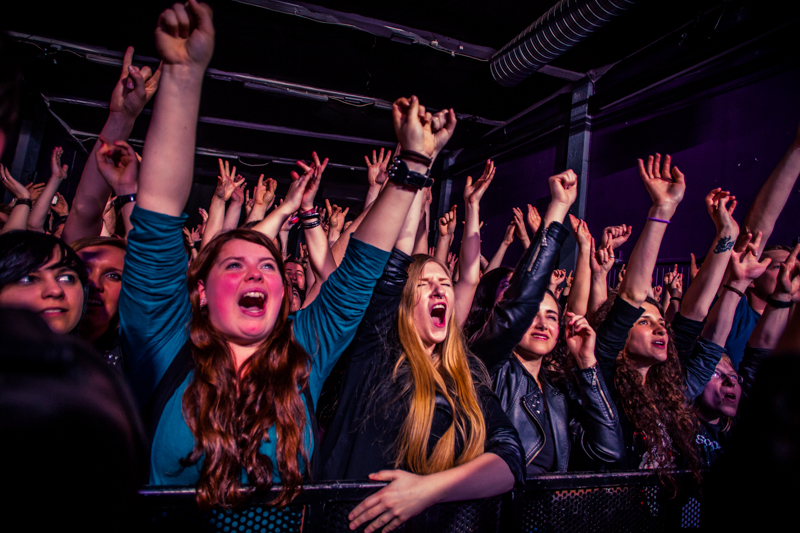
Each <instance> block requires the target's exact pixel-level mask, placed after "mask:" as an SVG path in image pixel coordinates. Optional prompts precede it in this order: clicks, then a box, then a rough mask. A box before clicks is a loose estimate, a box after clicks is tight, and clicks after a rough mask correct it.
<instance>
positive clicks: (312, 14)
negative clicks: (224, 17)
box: [235, 0, 496, 61]
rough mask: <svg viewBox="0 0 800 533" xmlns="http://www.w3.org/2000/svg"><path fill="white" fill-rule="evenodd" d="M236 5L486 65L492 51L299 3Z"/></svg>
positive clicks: (255, 0)
mask: <svg viewBox="0 0 800 533" xmlns="http://www.w3.org/2000/svg"><path fill="white" fill-rule="evenodd" d="M235 1H236V2H239V3H240V4H246V5H249V6H255V7H261V8H264V9H268V10H270V11H276V12H278V13H284V14H286V15H293V16H296V17H301V18H305V19H309V20H313V21H316V22H321V23H324V24H334V25H336V26H343V27H347V28H353V29H355V30H360V31H363V32H367V33H370V34H372V35H377V36H379V37H385V38H387V39H391V40H392V41H395V42H399V43H404V44H420V45H423V46H428V47H430V48H432V49H434V50H439V51H440V52H445V53H447V54H450V55H451V56H456V55H459V56H464V57H469V58H471V59H477V60H479V61H489V60H490V59H491V58H492V56H493V55H494V54H495V52H496V50H495V49H494V48H490V47H488V46H480V45H477V44H470V43H465V42H464V41H459V40H458V39H453V38H452V37H448V36H446V35H441V34H438V33H433V32H429V31H426V30H419V29H416V28H409V27H408V26H402V25H400V24H394V23H392V22H387V21H383V20H378V19H373V18H369V17H363V16H361V15H356V14H355V13H344V12H342V11H334V10H333V9H328V8H325V7H321V6H315V5H312V4H305V3H302V2H283V1H281V0H235Z"/></svg>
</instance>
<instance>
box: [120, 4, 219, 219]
mask: <svg viewBox="0 0 800 533" xmlns="http://www.w3.org/2000/svg"><path fill="white" fill-rule="evenodd" d="M155 36H156V48H157V49H158V52H159V54H161V59H162V62H163V66H162V69H163V72H162V75H161V81H160V83H159V91H158V94H157V95H156V99H155V105H154V107H153V116H152V118H151V120H150V127H149V129H148V130H147V137H146V138H145V144H144V153H143V154H142V167H141V171H140V174H141V175H140V178H139V192H138V194H137V197H136V201H137V203H138V204H139V207H141V208H143V209H147V210H148V211H154V212H156V213H162V214H165V215H170V216H179V215H180V214H181V213H182V212H183V207H184V206H185V205H186V200H187V199H188V198H189V192H190V191H191V188H192V174H193V169H194V146H195V134H196V129H197V128H196V124H197V114H198V109H199V106H200V89H201V87H202V84H203V74H204V73H205V70H206V67H208V63H209V61H211V55H212V54H213V53H214V26H213V25H212V22H211V8H210V7H208V6H207V5H206V4H199V3H197V1H196V0H189V1H188V2H187V4H186V6H184V5H183V4H175V5H173V6H172V9H168V10H166V11H164V12H163V13H162V14H161V16H160V17H159V19H158V26H157V27H156V32H155Z"/></svg>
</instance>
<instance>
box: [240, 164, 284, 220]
mask: <svg viewBox="0 0 800 533" xmlns="http://www.w3.org/2000/svg"><path fill="white" fill-rule="evenodd" d="M277 188H278V182H277V181H275V180H274V179H272V178H267V180H266V181H264V174H261V175H260V176H259V177H258V183H257V184H256V187H255V189H254V190H253V208H252V209H251V210H250V212H249V213H248V214H247V219H246V222H259V221H261V220H263V219H264V217H265V216H266V215H267V211H268V210H269V208H270V207H272V204H273V202H275V190H276V189H277Z"/></svg>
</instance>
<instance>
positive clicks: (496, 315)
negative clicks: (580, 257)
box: [471, 222, 624, 471]
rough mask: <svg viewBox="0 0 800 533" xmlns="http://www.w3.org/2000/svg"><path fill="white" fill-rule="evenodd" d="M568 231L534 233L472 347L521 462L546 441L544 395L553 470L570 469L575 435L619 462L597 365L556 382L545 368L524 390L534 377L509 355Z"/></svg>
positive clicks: (616, 429) (593, 454)
mask: <svg viewBox="0 0 800 533" xmlns="http://www.w3.org/2000/svg"><path fill="white" fill-rule="evenodd" d="M567 235H568V230H567V229H566V227H564V225H563V224H559V223H558V222H553V223H552V224H550V226H548V227H547V228H545V229H543V230H542V231H540V232H539V233H538V234H537V235H536V239H535V241H534V242H533V243H532V244H531V246H530V247H529V248H528V249H527V250H526V251H525V253H524V254H523V256H522V258H521V259H520V262H519V264H518V265H517V268H516V269H515V271H514V274H513V276H512V278H511V283H510V286H509V288H508V290H507V291H506V294H505V298H504V300H503V301H502V302H500V303H499V304H498V305H497V306H495V308H494V310H493V311H492V315H491V317H490V318H489V320H488V321H487V323H486V325H485V326H484V327H483V328H482V329H481V330H480V331H478V333H476V334H475V336H474V337H473V340H472V344H471V349H472V351H473V353H475V354H476V355H477V356H478V357H480V358H481V359H482V360H483V361H484V363H485V364H486V366H487V367H488V368H489V370H490V373H491V375H492V380H493V383H494V389H495V394H497V395H498V397H499V398H500V404H501V406H502V408H503V410H504V411H505V413H506V414H507V415H508V417H509V418H510V419H511V422H512V423H513V424H514V426H515V427H516V428H517V431H518V432H519V434H520V439H521V440H522V445H523V448H524V452H525V464H526V465H529V464H530V463H531V462H532V461H533V460H534V459H535V457H536V456H537V455H538V453H539V452H540V451H541V450H542V448H543V447H544V445H545V442H544V439H545V433H544V430H543V425H542V424H543V422H544V421H545V420H546V419H547V418H546V417H545V415H544V414H543V413H544V402H546V405H547V409H548V411H549V415H550V416H549V418H550V428H551V432H552V435H553V438H554V439H555V442H554V450H555V459H554V462H553V471H566V470H567V467H568V465H569V458H570V451H571V447H572V443H573V442H576V443H579V444H580V446H581V448H582V450H583V451H584V452H585V453H586V455H587V456H588V457H589V458H590V459H592V460H595V461H601V462H604V463H612V462H615V461H619V460H620V458H621V457H622V454H623V447H624V444H623V442H624V441H623V436H622V429H621V426H620V420H619V416H618V414H617V410H616V406H615V405H614V403H613V402H611V401H610V398H611V396H610V394H609V393H608V390H607V389H606V386H605V383H604V381H603V378H602V375H601V374H600V372H599V371H598V369H597V366H594V367H592V368H588V369H583V370H580V369H576V370H575V371H574V376H575V382H572V381H571V380H564V381H563V383H561V384H559V385H558V386H554V385H552V384H551V383H550V381H549V380H548V379H547V376H546V375H545V374H546V372H545V371H542V372H541V373H540V374H539V379H540V381H541V384H542V389H543V390H540V389H539V387H538V386H534V387H531V389H532V390H533V391H534V392H532V393H527V391H528V390H529V388H528V384H529V381H528V380H534V378H533V376H531V375H530V374H529V373H528V371H527V370H526V369H525V367H523V366H522V364H521V363H520V362H519V360H518V359H517V358H516V356H515V355H513V351H514V348H515V347H516V346H517V344H519V343H520V342H521V340H522V338H523V336H524V335H525V334H526V333H527V331H528V329H529V328H530V325H531V323H532V322H533V319H534V318H535V316H536V314H537V313H538V311H539V304H540V303H541V301H542V299H543V298H544V293H545V291H546V289H547V286H548V284H549V282H550V275H551V273H552V271H553V269H554V268H555V266H556V260H557V258H558V253H559V251H560V249H561V245H562V244H563V242H564V240H565V239H566V237H567ZM534 383H535V380H534Z"/></svg>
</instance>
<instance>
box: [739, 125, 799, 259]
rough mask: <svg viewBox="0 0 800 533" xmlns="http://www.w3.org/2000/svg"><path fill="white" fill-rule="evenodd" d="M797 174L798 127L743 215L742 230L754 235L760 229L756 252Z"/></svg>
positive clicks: (767, 235) (759, 253)
mask: <svg viewBox="0 0 800 533" xmlns="http://www.w3.org/2000/svg"><path fill="white" fill-rule="evenodd" d="M798 174H800V128H799V129H798V133H797V135H796V136H795V139H794V141H793V142H792V144H791V146H789V149H788V150H787V151H786V154H785V155H784V156H783V159H781V161H780V162H779V163H778V166H777V167H775V170H773V171H772V174H770V176H769V178H767V181H765V182H764V185H762V186H761V189H760V190H759V191H758V194H757V195H756V199H755V200H754V201H753V205H752V206H750V211H748V212H747V216H746V217H745V219H744V230H743V232H742V233H743V234H744V233H748V232H749V233H752V234H753V235H755V234H756V233H758V232H759V231H760V232H761V235H762V240H761V246H760V247H759V249H758V255H759V256H760V255H761V252H763V251H764V247H765V246H766V245H767V241H768V240H769V237H770V235H772V230H773V229H775V221H776V220H777V219H778V216H779V215H780V214H781V211H783V208H784V206H785V205H786V201H787V200H788V199H789V195H790V194H791V192H792V189H793V188H794V184H795V183H796V182H797V176H798Z"/></svg>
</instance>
